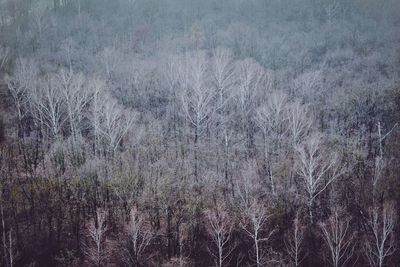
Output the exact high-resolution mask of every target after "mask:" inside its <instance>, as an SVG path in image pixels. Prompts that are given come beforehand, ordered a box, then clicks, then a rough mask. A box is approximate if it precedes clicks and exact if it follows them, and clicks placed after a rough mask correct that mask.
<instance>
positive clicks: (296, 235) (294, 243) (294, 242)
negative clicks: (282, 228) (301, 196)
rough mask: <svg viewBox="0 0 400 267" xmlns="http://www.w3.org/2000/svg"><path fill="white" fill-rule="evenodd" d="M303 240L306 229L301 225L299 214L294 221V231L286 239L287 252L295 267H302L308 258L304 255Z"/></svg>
mask: <svg viewBox="0 0 400 267" xmlns="http://www.w3.org/2000/svg"><path fill="white" fill-rule="evenodd" d="M303 240H304V227H303V226H302V225H301V222H300V220H299V218H298V214H297V215H296V218H295V219H294V221H293V226H292V229H291V231H290V233H288V234H287V235H286V239H285V245H286V251H287V253H288V254H289V257H290V261H291V263H292V265H293V266H295V267H297V266H300V264H301V262H302V261H303V260H304V259H305V256H306V255H304V253H303V248H302V245H303Z"/></svg>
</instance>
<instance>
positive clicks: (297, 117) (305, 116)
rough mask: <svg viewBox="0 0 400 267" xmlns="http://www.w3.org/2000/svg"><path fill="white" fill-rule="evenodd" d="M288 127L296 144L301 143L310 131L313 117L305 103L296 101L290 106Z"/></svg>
mask: <svg viewBox="0 0 400 267" xmlns="http://www.w3.org/2000/svg"><path fill="white" fill-rule="evenodd" d="M287 115H288V128H289V133H290V136H291V139H292V144H293V145H294V146H296V145H299V144H300V142H301V141H302V140H303V138H304V137H306V136H307V134H308V133H309V131H310V128H311V125H312V119H311V118H310V114H309V112H308V110H307V107H306V106H305V105H302V104H301V103H300V102H299V101H294V102H293V103H290V105H289V106H288V111H287Z"/></svg>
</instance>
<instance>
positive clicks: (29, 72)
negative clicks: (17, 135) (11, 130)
mask: <svg viewBox="0 0 400 267" xmlns="http://www.w3.org/2000/svg"><path fill="white" fill-rule="evenodd" d="M36 76H37V67H36V65H35V64H34V63H33V62H32V61H31V60H27V59H22V58H19V59H18V60H17V63H16V67H15V70H14V73H13V76H12V77H11V78H10V79H9V80H8V81H7V85H8V90H9V92H10V94H11V97H12V99H13V102H14V103H13V104H14V108H15V113H16V114H17V117H18V123H19V128H20V129H19V130H20V131H21V127H22V119H23V118H24V117H25V115H26V114H27V113H28V111H29V97H30V96H31V94H32V91H33V90H34V88H35V79H36V78H37V77H36Z"/></svg>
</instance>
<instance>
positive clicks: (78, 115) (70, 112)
mask: <svg viewBox="0 0 400 267" xmlns="http://www.w3.org/2000/svg"><path fill="white" fill-rule="evenodd" d="M55 79H56V83H57V86H59V87H60V89H59V90H60V91H61V92H62V94H63V97H64V102H65V108H66V113H67V117H68V123H69V127H70V134H71V137H72V140H73V143H74V144H75V143H76V139H77V138H78V137H79V136H80V134H81V133H80V131H81V126H82V125H81V124H82V120H83V114H84V109H85V108H86V107H87V106H88V104H89V101H90V95H89V90H86V89H85V85H86V82H85V77H84V76H83V75H82V74H75V73H74V72H73V71H72V70H71V69H70V70H66V69H61V70H60V71H59V72H58V73H57V75H56V77H55Z"/></svg>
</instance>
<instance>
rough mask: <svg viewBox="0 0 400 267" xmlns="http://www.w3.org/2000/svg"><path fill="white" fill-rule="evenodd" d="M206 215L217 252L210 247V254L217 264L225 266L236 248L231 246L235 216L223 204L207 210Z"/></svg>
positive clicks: (220, 266)
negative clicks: (232, 216)
mask: <svg viewBox="0 0 400 267" xmlns="http://www.w3.org/2000/svg"><path fill="white" fill-rule="evenodd" d="M206 216H207V220H208V224H209V228H208V232H209V234H210V236H211V237H212V241H213V244H214V247H216V252H214V251H213V249H212V248H211V249H210V248H209V251H210V254H211V255H212V256H213V258H214V259H215V266H219V267H222V266H225V265H227V264H229V257H230V255H231V253H232V251H233V249H234V246H229V242H230V241H231V234H232V230H233V226H234V224H233V222H232V219H233V218H231V217H230V216H229V215H228V213H227V211H226V210H225V209H224V208H223V207H222V206H221V205H217V206H216V207H215V209H212V210H210V211H209V212H207V214H206Z"/></svg>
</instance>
